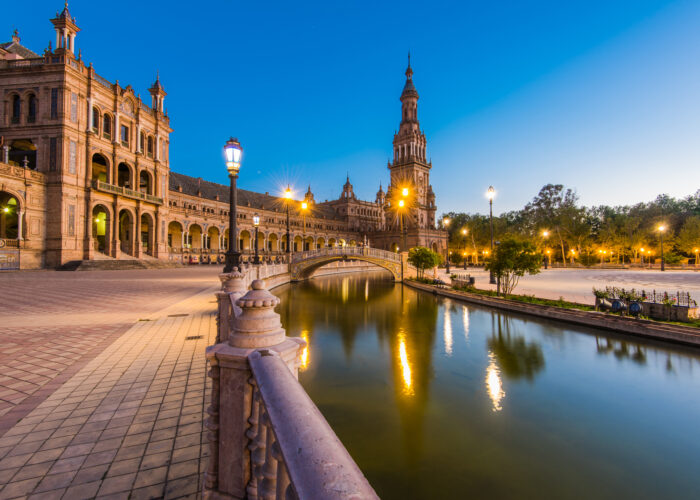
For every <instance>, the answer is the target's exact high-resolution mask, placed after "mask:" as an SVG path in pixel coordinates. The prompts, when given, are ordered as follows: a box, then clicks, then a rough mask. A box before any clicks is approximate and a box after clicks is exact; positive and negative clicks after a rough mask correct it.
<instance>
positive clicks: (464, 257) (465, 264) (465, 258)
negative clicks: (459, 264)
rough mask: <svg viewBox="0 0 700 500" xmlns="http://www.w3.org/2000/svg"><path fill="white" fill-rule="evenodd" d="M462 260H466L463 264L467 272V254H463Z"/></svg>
mask: <svg viewBox="0 0 700 500" xmlns="http://www.w3.org/2000/svg"><path fill="white" fill-rule="evenodd" d="M462 258H463V259H464V261H463V264H464V270H465V271H466V270H467V252H462Z"/></svg>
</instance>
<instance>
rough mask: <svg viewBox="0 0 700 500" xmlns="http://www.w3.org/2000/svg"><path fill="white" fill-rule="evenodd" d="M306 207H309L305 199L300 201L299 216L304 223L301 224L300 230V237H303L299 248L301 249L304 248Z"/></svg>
mask: <svg viewBox="0 0 700 500" xmlns="http://www.w3.org/2000/svg"><path fill="white" fill-rule="evenodd" d="M308 208H309V204H308V203H306V202H305V201H302V202H301V217H302V219H303V221H304V224H303V226H302V231H301V234H302V238H303V241H302V242H301V249H302V250H306V211H307V210H308Z"/></svg>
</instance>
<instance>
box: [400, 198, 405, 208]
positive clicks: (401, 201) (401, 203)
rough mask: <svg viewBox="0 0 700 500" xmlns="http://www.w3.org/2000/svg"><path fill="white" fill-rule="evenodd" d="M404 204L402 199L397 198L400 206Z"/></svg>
mask: <svg viewBox="0 0 700 500" xmlns="http://www.w3.org/2000/svg"><path fill="white" fill-rule="evenodd" d="M404 205H405V203H404V201H403V200H399V206H400V207H401V208H403V206H404Z"/></svg>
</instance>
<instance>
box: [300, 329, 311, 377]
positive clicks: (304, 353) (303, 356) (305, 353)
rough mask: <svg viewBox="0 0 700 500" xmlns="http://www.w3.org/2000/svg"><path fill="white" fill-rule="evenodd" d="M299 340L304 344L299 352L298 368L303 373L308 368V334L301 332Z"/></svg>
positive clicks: (304, 331)
mask: <svg viewBox="0 0 700 500" xmlns="http://www.w3.org/2000/svg"><path fill="white" fill-rule="evenodd" d="M301 338H302V339H304V341H305V342H306V347H304V349H303V350H302V351H301V366H300V367H299V368H300V370H301V371H304V370H306V369H307V368H308V367H309V332H308V331H306V330H302V331H301Z"/></svg>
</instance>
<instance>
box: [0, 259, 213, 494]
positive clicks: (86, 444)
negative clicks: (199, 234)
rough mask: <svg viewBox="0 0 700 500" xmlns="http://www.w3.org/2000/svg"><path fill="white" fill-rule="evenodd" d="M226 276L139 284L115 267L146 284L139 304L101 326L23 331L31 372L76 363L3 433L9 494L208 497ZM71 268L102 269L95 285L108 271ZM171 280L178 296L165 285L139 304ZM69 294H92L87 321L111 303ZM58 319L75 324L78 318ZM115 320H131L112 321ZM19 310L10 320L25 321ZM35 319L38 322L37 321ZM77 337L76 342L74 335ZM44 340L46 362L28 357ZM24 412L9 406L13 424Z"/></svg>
mask: <svg viewBox="0 0 700 500" xmlns="http://www.w3.org/2000/svg"><path fill="white" fill-rule="evenodd" d="M145 272H146V273H150V272H155V271H145ZM216 272H217V271H216V270H213V269H201V270H197V271H194V270H192V271H190V270H168V271H167V272H165V276H166V277H167V279H163V282H164V283H165V285H164V284H163V283H160V284H155V285H154V283H151V284H150V285H149V284H148V282H149V281H155V282H158V281H159V279H158V278H159V276H158V275H157V274H155V275H138V276H136V277H137V278H139V279H135V276H131V277H127V276H126V275H125V274H124V273H125V272H123V271H121V272H115V273H116V274H115V275H114V276H113V277H112V279H113V280H127V281H128V280H131V283H132V285H129V286H133V283H140V284H139V285H138V286H139V287H142V293H141V294H138V293H137V295H138V297H136V299H134V298H133V297H125V299H126V301H127V302H128V303H127V304H124V303H122V304H118V303H117V304H114V305H111V306H105V308H106V312H107V313H109V315H108V317H106V318H102V320H100V318H93V319H95V320H96V321H97V326H96V327H95V328H93V329H89V328H88V327H87V326H84V327H73V328H70V327H67V326H64V325H60V324H59V325H58V326H56V327H53V329H49V330H48V331H47V329H46V328H47V327H40V328H37V329H36V330H35V331H34V332H32V333H31V335H32V336H35V335H36V336H37V340H36V341H35V342H34V345H28V344H26V343H22V334H23V333H25V334H26V332H19V333H16V338H15V342H17V343H20V344H21V345H20V350H19V351H17V352H15V357H16V358H17V359H16V361H17V362H18V363H19V364H20V365H21V366H23V368H22V370H24V371H26V372H27V373H29V374H36V372H37V371H38V370H40V369H41V366H42V364H48V363H51V362H52V361H51V360H52V359H54V360H55V359H59V358H60V360H61V361H56V362H57V363H60V364H61V366H63V364H65V367H64V368H63V370H62V371H59V372H58V375H57V376H54V377H53V378H50V377H49V378H48V382H46V383H45V384H44V385H43V386H40V387H44V388H46V387H48V388H49V389H45V392H47V394H44V395H41V394H40V391H39V392H35V394H33V395H31V396H28V397H29V398H32V397H36V398H37V399H39V401H36V403H37V405H36V407H35V408H33V409H25V410H26V414H25V415H22V418H21V420H19V421H18V422H16V423H14V422H12V423H13V425H12V426H11V427H9V429H8V430H7V431H6V432H4V435H2V437H1V438H0V487H1V488H2V489H0V499H9V498H45V499H49V498H65V499H70V500H79V499H82V498H93V497H97V498H131V499H138V498H162V497H164V498H190V497H191V498H197V495H198V493H199V492H200V491H201V472H202V471H203V467H204V466H205V464H206V461H205V460H204V461H203V460H201V458H202V457H204V456H205V454H206V451H207V446H202V444H203V443H204V437H203V436H204V434H203V424H202V421H203V417H204V411H205V401H206V399H207V391H208V382H207V377H206V372H205V371H206V362H205V358H204V350H205V347H206V346H207V345H209V344H211V343H213V339H214V338H215V334H216V320H215V299H214V295H213V294H214V292H215V290H216V289H217V288H218V286H219V285H218V280H217V279H216ZM140 273H144V271H141V272H140ZM36 274H37V275H43V276H44V277H45V279H46V280H48V281H52V280H54V279H55V280H58V281H59V282H61V281H62V280H65V279H69V278H64V277H63V276H59V275H58V274H59V273H48V272H47V273H36ZM61 274H68V275H72V276H76V275H78V274H85V275H90V276H85V277H83V276H78V277H77V278H75V279H78V278H79V279H81V280H83V279H85V280H88V281H92V286H93V287H94V286H95V285H96V283H99V282H100V281H101V279H100V278H102V277H101V276H98V275H96V274H93V273H61ZM25 276H27V277H28V279H29V280H30V281H31V280H33V279H35V278H34V277H33V276H32V277H29V275H28V274H27V275H25ZM1 281H2V280H1V279H0V282H1ZM39 281H41V280H39ZM19 282H22V280H19ZM22 286H24V285H20V286H19V288H22ZM64 286H66V287H67V288H71V285H68V284H66V283H64ZM72 286H76V285H72ZM80 286H82V285H80ZM115 286H118V285H116V284H115ZM124 286H125V288H129V286H126V285H124ZM160 286H164V287H165V288H167V287H168V286H171V287H172V289H173V290H172V292H173V293H172V294H170V293H167V291H166V292H164V293H163V297H162V300H161V299H159V296H158V292H156V293H155V294H154V295H153V297H154V300H153V301H152V302H149V303H148V304H143V303H139V302H138V301H139V300H140V301H142V302H143V301H145V300H151V299H150V297H151V295H150V293H149V290H153V289H156V290H157V289H158V288H159V287H160ZM90 293H92V292H91V291H90ZM69 295H70V296H71V297H77V298H78V300H82V301H83V307H84V308H85V309H86V311H85V312H84V313H83V314H78V316H79V317H80V318H82V319H83V320H84V322H85V323H86V324H87V320H88V319H90V316H91V315H94V314H99V311H94V309H99V307H93V308H92V309H90V307H88V306H85V302H89V296H90V295H89V293H88V297H87V299H84V298H81V297H82V295H79V294H78V295H73V294H69ZM171 295H172V296H171ZM57 297H58V298H59V299H60V295H58V296H57ZM168 297H170V299H168ZM188 297H189V298H188ZM59 301H60V300H59ZM117 302H118V301H117ZM166 304H170V305H168V306H167V307H164V306H165V305H166ZM1 307H6V305H5V306H0V308H1ZM22 307H27V306H26V305H23V306H22ZM119 308H121V309H122V312H121V313H118V312H117V310H118V309H119ZM149 311H150V312H149ZM0 314H3V312H2V311H0ZM5 314H7V313H5ZM22 314H26V312H23V313H22ZM57 314H58V316H59V319H61V320H63V321H66V322H67V321H68V320H69V314H68V313H62V312H61V311H58V312H57ZM72 314H76V313H72ZM112 315H118V317H119V318H120V319H121V321H120V322H118V323H116V324H114V325H112V324H110V323H109V321H110V320H111V317H112ZM17 316H18V315H15V314H12V315H10V314H8V316H6V317H7V318H8V319H9V320H10V321H15V322H19V318H18V317H17ZM4 319H5V316H4V314H3V320H4ZM24 321H25V322H27V323H31V317H29V318H27V317H25V319H24ZM18 328H19V329H27V328H30V327H29V326H26V325H25V326H23V327H18ZM63 328H68V330H63ZM81 328H85V330H84V331H83V330H81ZM2 329H3V330H2V331H0V339H2V340H3V341H4V340H5V339H6V338H8V335H11V334H12V333H14V332H17V329H15V328H12V329H8V330H5V325H4V324H3V326H2ZM100 332H101V333H100ZM66 333H70V334H71V335H73V336H74V337H70V336H69V337H65V336H64V334H66ZM100 337H101V341H100V342H98V341H97V340H96V339H97V338H100ZM44 346H46V349H47V351H46V354H47V356H45V358H46V359H45V362H46V363H42V362H40V361H35V362H32V363H29V362H28V360H26V359H24V358H21V359H20V357H17V354H18V353H26V354H27V355H30V354H31V355H32V356H34V357H33V358H32V359H35V360H40V359H42V358H41V356H38V355H35V354H33V352H34V351H38V352H42V350H43V348H44ZM54 356H57V357H56V358H54ZM86 357H87V358H91V359H83V358H86ZM11 358H12V353H9V352H0V365H2V364H3V363H4V364H5V366H10V365H11V364H12V363H13V362H14V361H13V360H12V359H11ZM80 359H82V364H81V361H80ZM4 368H5V367H3V371H2V372H1V373H2V374H3V375H4V374H5V371H4ZM57 368H59V366H54V365H51V366H47V369H57ZM62 374H63V375H62ZM66 374H68V375H66ZM36 376H41V374H39V375H36ZM61 377H63V378H64V379H65V380H61ZM51 384H53V386H52V385H51ZM54 386H55V387H54ZM37 394H39V396H37ZM20 407H21V404H20V405H16V406H15V407H14V408H12V409H11V410H10V411H9V412H6V415H5V416H4V417H2V420H4V421H5V423H7V420H8V417H13V416H14V417H16V416H17V415H18V411H20V410H21V408H20Z"/></svg>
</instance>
